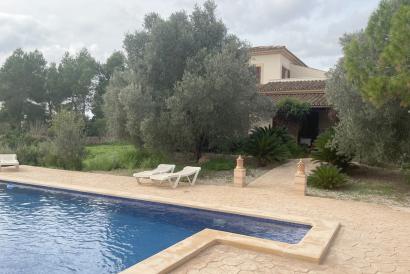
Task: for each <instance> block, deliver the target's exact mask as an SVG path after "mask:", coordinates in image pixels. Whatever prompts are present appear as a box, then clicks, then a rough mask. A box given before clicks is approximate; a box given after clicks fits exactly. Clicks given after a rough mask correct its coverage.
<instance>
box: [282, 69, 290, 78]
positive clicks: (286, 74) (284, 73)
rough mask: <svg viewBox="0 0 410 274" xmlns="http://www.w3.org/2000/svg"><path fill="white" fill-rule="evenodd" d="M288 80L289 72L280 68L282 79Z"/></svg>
mask: <svg viewBox="0 0 410 274" xmlns="http://www.w3.org/2000/svg"><path fill="white" fill-rule="evenodd" d="M287 78H290V70H288V69H287V68H285V67H283V66H282V79H287Z"/></svg>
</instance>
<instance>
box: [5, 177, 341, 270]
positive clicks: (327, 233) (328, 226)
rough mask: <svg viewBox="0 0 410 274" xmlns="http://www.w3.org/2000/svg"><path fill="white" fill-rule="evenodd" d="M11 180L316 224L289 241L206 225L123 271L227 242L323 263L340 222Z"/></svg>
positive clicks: (167, 264)
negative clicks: (273, 239) (237, 232)
mask: <svg viewBox="0 0 410 274" xmlns="http://www.w3.org/2000/svg"><path fill="white" fill-rule="evenodd" d="M0 180H2V181H5V182H11V183H20V184H25V185H31V186H38V187H48V188H54V189H61V190H68V191H74V192H81V193H89V194H97V195H103V196H108V197H117V198H125V199H132V200H143V201H150V202H158V203H164V204H171V205H179V206H185V207H191V208H197V209H205V210H211V211H217V212H223V213H232V214H237V215H245V216H251V217H258V218H265V219H273V220H279V221H284V222H290V223H299V224H306V225H310V226H312V228H311V229H310V230H309V232H308V233H307V234H306V235H305V237H304V238H303V239H302V240H301V241H300V242H299V243H298V244H287V243H283V242H278V241H272V240H266V239H260V238H254V237H249V236H245V235H240V234H234V233H228V232H224V231H218V230H212V229H205V230H203V231H200V232H198V233H196V234H194V235H192V236H191V237H188V238H186V239H184V240H183V241H181V242H178V243H177V244H175V245H173V246H171V247H169V248H167V249H165V250H163V251H161V252H159V253H157V254H155V255H153V256H151V257H149V258H147V259H146V260H144V261H142V262H139V263H137V264H136V265H133V266H131V267H130V268H127V269H125V270H124V271H122V272H121V273H122V274H130V273H166V272H168V271H171V270H172V269H174V268H176V267H178V266H180V265H181V264H183V263H185V262H186V261H188V260H189V259H191V258H193V257H195V256H196V255H197V254H198V253H200V252H201V251H203V250H205V249H206V248H208V247H210V246H212V245H215V244H227V245H232V246H236V247H240V248H245V249H251V250H254V251H260V252H265V253H272V254H276V255H280V256H286V257H292V258H297V259H302V260H306V261H310V262H315V263H320V262H321V261H322V259H323V258H324V257H325V256H326V254H327V251H328V249H329V246H330V243H331V241H332V239H333V238H334V237H335V235H336V233H337V231H338V229H339V227H340V224H339V223H338V222H335V221H325V220H316V219H311V218H306V217H299V216H290V215H286V216H283V215H274V214H270V213H267V212H263V211H256V210H249V209H243V208H235V207H218V208H213V207H210V206H208V205H204V204H201V203H197V202H187V201H183V200H178V199H170V198H164V197H158V196H152V195H143V194H130V193H127V192H124V191H117V190H109V189H104V188H97V187H86V186H80V185H70V184H67V183H58V182H55V183H54V182H53V183H45V182H38V181H35V180H20V179H11V178H6V179H3V178H0Z"/></svg>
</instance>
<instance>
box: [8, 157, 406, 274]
mask: <svg viewBox="0 0 410 274" xmlns="http://www.w3.org/2000/svg"><path fill="white" fill-rule="evenodd" d="M295 166H296V162H295V161H293V162H290V163H287V164H285V165H283V166H281V167H279V168H276V169H273V170H271V171H269V172H268V173H266V174H265V175H263V176H261V177H260V178H258V179H257V180H255V181H254V182H252V183H251V184H250V185H249V186H248V187H246V188H235V187H233V186H215V185H201V184H200V181H199V184H198V185H197V186H194V187H189V186H185V185H182V186H181V187H179V188H177V189H170V188H169V187H168V186H166V185H163V186H157V185H155V186H151V185H145V186H138V185H137V184H136V182H135V180H134V179H133V178H128V177H123V176H113V175H102V174H92V173H83V172H69V171H60V170H53V169H45V168H38V167H28V166H22V167H21V169H20V171H18V172H17V171H14V170H13V169H4V170H3V172H1V173H0V180H2V179H3V180H20V181H30V182H39V183H42V184H49V185H55V186H75V187H78V188H82V189H83V190H87V189H90V188H98V189H100V190H101V191H102V192H103V191H107V192H111V193H113V192H118V193H134V194H138V195H147V196H156V197H161V198H167V199H168V198H169V199H176V200H180V201H186V202H192V203H195V202H198V203H202V204H209V205H212V206H215V207H218V206H233V207H241V208H247V209H250V210H252V209H253V210H255V209H256V210H259V211H264V212H267V213H275V214H280V215H286V214H290V215H295V216H302V217H311V218H317V219H320V218H325V219H331V220H337V221H339V222H340V223H341V224H342V227H341V229H340V231H339V232H338V234H337V235H336V238H335V240H334V241H333V243H332V245H331V248H330V250H329V254H328V256H327V257H326V259H325V260H324V262H323V263H322V264H321V265H317V264H314V263H307V262H304V261H300V260H295V259H288V258H283V257H279V256H274V255H269V254H263V253H257V252H254V251H249V250H243V249H238V248H235V247H230V246H224V245H217V246H213V247H211V248H208V249H207V250H205V251H203V252H202V253H200V254H199V255H198V256H197V257H195V258H194V259H192V260H190V261H188V262H187V263H185V264H184V265H182V266H180V267H179V268H178V269H175V270H174V271H173V273H410V212H409V211H408V210H406V209H399V208H389V207H386V206H382V205H376V204H368V203H362V202H354V201H340V200H332V199H325V198H317V197H302V196H299V195H296V194H295V193H294V192H293V191H292V185H291V184H292V181H293V175H294V171H295ZM308 168H309V165H308Z"/></svg>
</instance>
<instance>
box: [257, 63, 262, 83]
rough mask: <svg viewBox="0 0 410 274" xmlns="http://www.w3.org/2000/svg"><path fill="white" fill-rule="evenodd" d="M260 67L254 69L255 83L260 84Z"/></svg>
mask: <svg viewBox="0 0 410 274" xmlns="http://www.w3.org/2000/svg"><path fill="white" fill-rule="evenodd" d="M261 72H262V70H261V67H256V83H258V84H260V83H261V80H262V75H261Z"/></svg>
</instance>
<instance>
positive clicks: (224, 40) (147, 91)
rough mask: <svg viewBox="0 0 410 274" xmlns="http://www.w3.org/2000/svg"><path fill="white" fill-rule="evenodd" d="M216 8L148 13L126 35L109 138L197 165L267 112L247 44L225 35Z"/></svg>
mask: <svg viewBox="0 0 410 274" xmlns="http://www.w3.org/2000/svg"><path fill="white" fill-rule="evenodd" d="M215 9H216V6H215V4H214V2H212V1H207V2H205V3H204V5H203V6H201V7H200V6H196V7H195V9H194V11H193V12H192V13H191V14H189V15H187V14H186V13H185V12H183V11H182V12H176V13H173V14H171V15H170V16H169V18H167V19H163V18H161V17H160V16H159V15H157V14H148V15H147V16H146V17H145V22H144V25H143V28H142V29H141V30H138V31H136V32H135V33H133V34H128V35H126V37H125V39H124V48H125V51H126V55H127V69H126V70H125V71H122V72H116V73H114V76H113V78H112V81H110V84H109V86H108V91H107V94H106V95H105V109H106V113H114V115H110V116H108V115H107V119H108V121H107V122H108V125H109V126H108V128H109V129H110V131H111V132H112V134H113V135H116V136H118V135H123V136H124V135H126V136H128V137H130V138H131V139H132V140H133V141H134V142H135V143H136V144H139V145H145V146H148V147H153V148H168V149H174V150H180V151H191V152H195V154H196V156H197V158H198V157H200V154H201V152H202V151H203V150H206V149H211V148H212V147H215V146H217V144H218V145H220V144H221V143H222V142H224V141H226V140H228V139H229V138H232V137H234V136H235V135H243V134H246V133H247V131H248V130H249V125H250V121H251V119H258V117H259V115H260V114H261V113H262V112H263V110H266V109H268V110H271V105H270V104H269V101H268V99H267V98H265V97H263V98H262V96H259V95H258V94H257V92H256V77H255V72H254V68H252V67H250V66H249V56H248V47H247V45H246V44H245V43H243V42H241V41H239V39H238V38H237V37H235V36H233V35H228V34H227V31H226V27H225V25H224V24H223V22H222V21H221V20H219V19H218V18H216V16H215ZM118 108H119V109H118Z"/></svg>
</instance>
